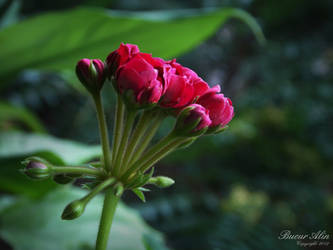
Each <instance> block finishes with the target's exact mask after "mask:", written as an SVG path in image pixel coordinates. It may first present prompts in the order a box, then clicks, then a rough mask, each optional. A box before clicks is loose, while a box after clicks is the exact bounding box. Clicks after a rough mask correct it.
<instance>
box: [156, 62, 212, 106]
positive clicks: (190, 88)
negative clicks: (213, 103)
mask: <svg viewBox="0 0 333 250" xmlns="http://www.w3.org/2000/svg"><path fill="white" fill-rule="evenodd" d="M167 65H168V66H166V67H165V71H166V72H165V81H166V84H165V89H164V92H163V97H162V99H161V102H160V105H161V106H162V107H165V108H181V107H184V106H186V105H188V104H191V103H193V101H194V100H195V99H196V98H198V97H199V96H200V95H202V94H203V93H204V92H205V91H206V90H208V88H209V87H208V84H207V83H206V82H205V81H203V80H202V79H201V78H200V77H199V76H198V75H197V74H196V73H195V72H194V71H192V70H191V69H189V68H186V67H183V66H181V65H180V64H179V63H176V60H172V61H169V62H167Z"/></svg>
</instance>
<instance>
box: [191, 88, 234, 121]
mask: <svg viewBox="0 0 333 250" xmlns="http://www.w3.org/2000/svg"><path fill="white" fill-rule="evenodd" d="M219 92H220V86H218V85H217V86H215V87H213V88H210V89H209V90H207V91H206V92H205V93H204V94H203V95H202V96H201V97H199V99H198V100H197V103H198V104H200V105H202V106H203V107H205V108H206V109H208V111H209V117H210V119H211V120H212V123H211V125H210V127H216V126H220V127H224V126H225V125H227V124H228V123H229V122H230V121H231V119H232V118H233V116H234V108H233V106H232V102H231V100H230V99H229V98H228V97H224V95H223V94H218V93H219Z"/></svg>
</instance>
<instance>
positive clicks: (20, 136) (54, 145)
mask: <svg viewBox="0 0 333 250" xmlns="http://www.w3.org/2000/svg"><path fill="white" fill-rule="evenodd" d="M40 152H47V153H51V154H54V155H55V157H58V161H60V162H61V163H57V164H73V165H76V164H81V163H83V162H86V161H88V160H91V159H93V158H96V157H98V156H99V155H100V154H101V149H100V146H98V145H96V146H88V145H84V144H81V143H78V142H73V141H70V140H64V139H57V138H55V137H52V136H47V135H38V134H26V133H21V132H13V133H0V157H18V156H27V155H34V154H38V153H40ZM47 160H48V159H47ZM52 163H54V162H52ZM54 164H56V163H54Z"/></svg>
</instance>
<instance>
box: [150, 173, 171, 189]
mask: <svg viewBox="0 0 333 250" xmlns="http://www.w3.org/2000/svg"><path fill="white" fill-rule="evenodd" d="M148 183H149V184H153V185H155V186H157V187H159V188H166V187H170V186H171V185H173V184H174V183H175V181H174V180H173V179H171V178H169V177H167V176H156V177H152V178H150V179H149V181H148Z"/></svg>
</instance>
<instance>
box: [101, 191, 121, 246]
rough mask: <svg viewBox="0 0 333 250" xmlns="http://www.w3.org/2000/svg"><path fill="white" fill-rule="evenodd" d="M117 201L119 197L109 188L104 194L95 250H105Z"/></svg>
mask: <svg viewBox="0 0 333 250" xmlns="http://www.w3.org/2000/svg"><path fill="white" fill-rule="evenodd" d="M118 201H119V197H118V196H116V195H115V194H114V190H113V189H112V188H109V189H108V190H107V191H106V194H105V199H104V205H103V211H102V217H101V220H100V224H99V229H98V235H97V240H96V250H106V247H107V244H108V239H109V234H110V230H111V225H112V221H113V217H114V214H115V212H116V208H117V204H118Z"/></svg>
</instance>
